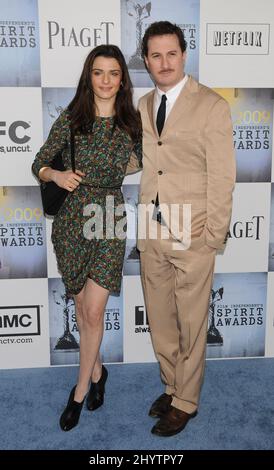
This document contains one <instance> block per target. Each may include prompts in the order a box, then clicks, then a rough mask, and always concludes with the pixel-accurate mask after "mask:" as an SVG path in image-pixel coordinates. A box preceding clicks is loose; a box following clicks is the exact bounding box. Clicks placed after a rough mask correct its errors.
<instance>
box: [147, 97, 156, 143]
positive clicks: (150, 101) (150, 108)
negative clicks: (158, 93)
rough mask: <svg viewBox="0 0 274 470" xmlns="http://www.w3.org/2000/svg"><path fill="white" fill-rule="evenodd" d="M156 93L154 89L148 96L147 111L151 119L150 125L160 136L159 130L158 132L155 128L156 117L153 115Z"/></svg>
mask: <svg viewBox="0 0 274 470" xmlns="http://www.w3.org/2000/svg"><path fill="white" fill-rule="evenodd" d="M154 94H155V90H154V91H153V93H150V95H149V96H148V100H147V112H148V116H149V121H150V125H151V127H152V129H153V132H154V134H156V135H157V136H158V132H157V129H156V128H155V124H154V117H153V103H154Z"/></svg>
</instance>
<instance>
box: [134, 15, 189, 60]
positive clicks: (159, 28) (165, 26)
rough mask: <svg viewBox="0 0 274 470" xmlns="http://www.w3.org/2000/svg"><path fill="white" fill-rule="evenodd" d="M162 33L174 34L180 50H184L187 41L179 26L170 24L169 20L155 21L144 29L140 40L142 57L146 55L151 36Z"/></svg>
mask: <svg viewBox="0 0 274 470" xmlns="http://www.w3.org/2000/svg"><path fill="white" fill-rule="evenodd" d="M164 34H176V36H177V38H178V41H179V44H180V47H181V50H182V52H185V50H186V47H187V42H186V40H185V37H184V33H183V31H182V30H181V28H180V27H179V26H177V25H176V24H172V23H170V22H169V21H155V23H152V24H151V25H150V26H149V27H148V28H147V30H146V32H145V34H144V37H143V40H142V58H143V59H144V57H147V54H148V40H149V39H150V38H152V37H153V36H163V35H164Z"/></svg>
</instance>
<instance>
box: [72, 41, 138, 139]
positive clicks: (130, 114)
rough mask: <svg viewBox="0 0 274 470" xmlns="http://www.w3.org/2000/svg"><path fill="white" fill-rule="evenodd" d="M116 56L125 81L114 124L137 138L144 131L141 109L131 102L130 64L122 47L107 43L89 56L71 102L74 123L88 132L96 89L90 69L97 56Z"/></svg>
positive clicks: (117, 103) (73, 125)
mask: <svg viewBox="0 0 274 470" xmlns="http://www.w3.org/2000/svg"><path fill="white" fill-rule="evenodd" d="M100 56H101V57H107V58H112V59H116V60H117V62H118V63H119V65H120V67H121V71H122V80H121V82H122V85H121V87H120V89H119V91H118V93H117V96H116V100H115V104H114V109H115V120H114V122H115V126H116V125H117V126H118V127H120V128H121V129H124V130H125V131H126V132H127V133H128V134H129V135H130V137H131V139H132V140H133V141H134V142H135V141H136V140H137V139H138V137H140V134H141V119H140V115H139V112H138V111H136V110H135V108H134V106H133V103H132V83H131V80H130V77H129V73H128V69H127V65H126V62H125V59H124V56H123V54H122V52H121V51H120V49H119V47H117V46H114V45H111V44H108V45H101V46H97V47H95V48H94V49H93V50H92V51H91V52H90V53H89V55H88V56H87V58H86V60H85V63H84V67H83V70H82V74H81V77H80V80H79V83H78V87H77V90H76V94H75V96H74V98H73V100H72V101H71V103H70V104H69V105H68V110H69V111H70V115H71V123H72V127H73V128H74V130H75V131H77V130H79V131H80V132H81V133H86V132H87V127H90V126H92V124H93V122H94V121H95V116H96V114H95V103H94V93H93V90H92V84H91V70H92V67H93V63H94V60H95V59H96V57H100Z"/></svg>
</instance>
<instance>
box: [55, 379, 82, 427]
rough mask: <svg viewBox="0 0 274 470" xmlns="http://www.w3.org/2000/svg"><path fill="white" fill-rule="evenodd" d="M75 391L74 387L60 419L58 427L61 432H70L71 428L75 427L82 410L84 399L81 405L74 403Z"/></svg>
mask: <svg viewBox="0 0 274 470" xmlns="http://www.w3.org/2000/svg"><path fill="white" fill-rule="evenodd" d="M75 389H76V385H75V387H73V389H72V390H71V392H70V395H69V399H68V404H67V406H66V408H65V409H64V411H63V413H62V415H61V417H60V426H61V429H63V431H70V430H71V429H72V428H74V427H75V426H77V424H78V421H79V418H80V414H81V411H82V408H83V404H84V401H85V398H84V400H83V401H81V403H79V402H78V401H74V394H75Z"/></svg>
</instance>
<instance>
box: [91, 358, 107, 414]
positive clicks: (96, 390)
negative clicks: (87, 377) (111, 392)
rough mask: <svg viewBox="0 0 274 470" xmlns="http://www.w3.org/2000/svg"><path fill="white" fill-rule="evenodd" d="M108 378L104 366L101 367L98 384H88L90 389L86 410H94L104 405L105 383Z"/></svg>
mask: <svg viewBox="0 0 274 470" xmlns="http://www.w3.org/2000/svg"><path fill="white" fill-rule="evenodd" d="M107 378H108V371H107V369H106V368H105V366H102V375H101V378H100V380H99V381H98V382H96V383H93V382H91V384H90V389H89V392H88V396H87V408H88V410H90V411H91V410H96V409H97V408H99V406H102V404H103V403H104V393H105V383H106V381H107Z"/></svg>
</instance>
